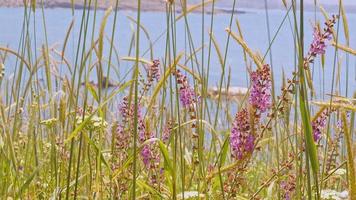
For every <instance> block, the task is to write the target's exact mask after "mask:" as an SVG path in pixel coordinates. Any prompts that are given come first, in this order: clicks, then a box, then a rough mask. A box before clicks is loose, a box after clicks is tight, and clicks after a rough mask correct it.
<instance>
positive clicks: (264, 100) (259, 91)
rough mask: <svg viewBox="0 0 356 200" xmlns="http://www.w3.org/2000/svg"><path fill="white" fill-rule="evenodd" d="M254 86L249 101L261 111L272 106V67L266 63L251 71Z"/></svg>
mask: <svg viewBox="0 0 356 200" xmlns="http://www.w3.org/2000/svg"><path fill="white" fill-rule="evenodd" d="M251 81H252V88H251V92H250V98H249V103H250V104H251V105H252V106H253V107H254V108H256V109H257V110H258V111H260V112H261V113H264V112H266V111H267V109H269V108H270V107H271V105H272V104H271V87H272V81H271V69H270V67H269V65H264V66H263V68H262V69H257V70H256V71H254V72H252V73H251Z"/></svg>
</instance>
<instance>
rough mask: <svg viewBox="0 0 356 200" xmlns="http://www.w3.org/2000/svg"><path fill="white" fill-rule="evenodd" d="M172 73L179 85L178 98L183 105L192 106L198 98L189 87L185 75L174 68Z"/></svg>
mask: <svg viewBox="0 0 356 200" xmlns="http://www.w3.org/2000/svg"><path fill="white" fill-rule="evenodd" d="M174 75H175V76H176V78H177V83H178V84H179V85H180V88H179V99H180V102H181V103H182V105H183V107H185V108H189V107H191V106H194V104H195V103H196V102H197V100H198V97H197V95H196V94H195V92H194V89H193V88H192V87H190V85H189V83H188V79H187V76H185V75H183V74H182V73H181V72H180V70H176V71H175V72H174Z"/></svg>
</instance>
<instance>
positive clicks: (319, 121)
mask: <svg viewBox="0 0 356 200" xmlns="http://www.w3.org/2000/svg"><path fill="white" fill-rule="evenodd" d="M330 113H331V112H330V111H329V109H326V110H324V111H323V112H322V113H321V114H320V116H319V117H318V118H316V119H315V120H314V121H313V122H312V129H313V136H314V141H315V142H318V141H319V140H320V139H321V137H322V130H323V129H324V128H325V127H326V125H327V119H328V117H329V116H330Z"/></svg>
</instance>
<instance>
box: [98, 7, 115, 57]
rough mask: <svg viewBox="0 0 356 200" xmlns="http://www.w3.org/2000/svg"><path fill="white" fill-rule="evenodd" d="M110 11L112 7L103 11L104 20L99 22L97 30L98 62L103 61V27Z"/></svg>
mask: <svg viewBox="0 0 356 200" xmlns="http://www.w3.org/2000/svg"><path fill="white" fill-rule="evenodd" d="M111 11H112V7H109V8H108V9H107V10H106V11H105V15H104V18H103V20H102V22H101V25H100V30H99V52H98V57H99V62H101V60H102V59H103V48H104V33H105V27H106V22H107V21H108V17H109V15H110V13H111Z"/></svg>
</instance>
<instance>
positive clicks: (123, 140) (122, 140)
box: [116, 124, 130, 149]
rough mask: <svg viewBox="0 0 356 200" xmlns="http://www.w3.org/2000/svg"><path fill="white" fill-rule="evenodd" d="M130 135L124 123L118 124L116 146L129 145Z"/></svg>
mask: <svg viewBox="0 0 356 200" xmlns="http://www.w3.org/2000/svg"><path fill="white" fill-rule="evenodd" d="M129 140H130V135H129V134H126V132H125V131H124V127H123V126H122V125H120V124H119V125H117V128H116V148H117V149H125V148H127V147H128V145H129Z"/></svg>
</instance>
